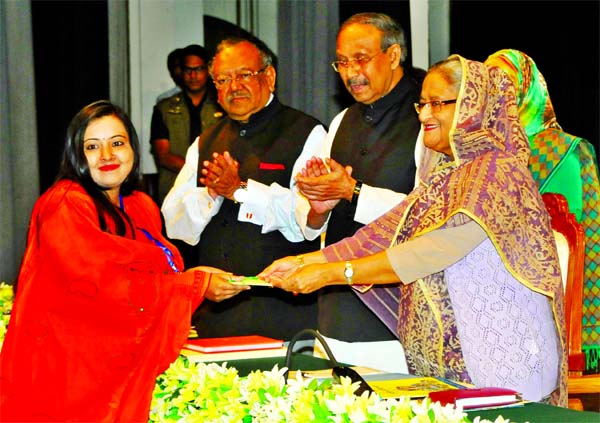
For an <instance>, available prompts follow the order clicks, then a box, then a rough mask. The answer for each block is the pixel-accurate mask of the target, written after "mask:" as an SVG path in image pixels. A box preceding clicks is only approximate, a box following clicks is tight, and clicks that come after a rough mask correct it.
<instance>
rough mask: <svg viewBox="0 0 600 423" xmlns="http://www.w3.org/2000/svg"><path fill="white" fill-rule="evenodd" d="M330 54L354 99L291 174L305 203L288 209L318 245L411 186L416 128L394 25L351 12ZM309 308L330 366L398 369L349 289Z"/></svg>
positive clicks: (411, 89)
mask: <svg viewBox="0 0 600 423" xmlns="http://www.w3.org/2000/svg"><path fill="white" fill-rule="evenodd" d="M335 53H336V60H335V61H334V62H333V63H332V64H331V65H332V67H333V70H334V71H335V72H337V73H339V75H340V78H341V79H342V82H343V83H344V86H345V87H346V89H347V90H348V92H349V93H350V94H351V95H352V97H353V98H354V100H356V103H355V104H353V105H352V106H350V107H348V108H347V109H345V110H343V111H342V112H341V113H340V114H338V115H337V116H336V117H335V118H334V119H333V121H332V122H331V125H330V127H329V133H328V136H327V140H326V148H328V149H329V151H328V154H326V155H325V156H324V157H330V159H326V160H325V159H322V158H319V157H315V158H312V159H311V160H310V161H309V162H308V163H307V164H306V166H305V169H304V170H303V173H302V175H301V176H299V177H298V178H296V181H297V184H298V188H299V192H300V193H301V194H302V195H304V196H306V197H307V198H308V199H309V200H311V203H310V204H311V209H310V211H309V212H308V213H305V214H302V213H301V211H299V212H298V213H296V216H297V217H298V225H299V226H300V227H302V228H303V231H304V234H305V236H306V238H307V239H315V237H318V236H319V235H320V234H321V233H322V232H325V233H326V237H325V244H326V245H331V244H334V243H335V242H337V241H339V240H341V239H343V238H345V237H348V236H351V235H353V234H354V233H355V232H356V231H357V230H358V229H359V228H361V227H362V226H363V225H365V224H367V223H369V222H371V221H373V220H374V219H375V218H377V217H379V216H380V215H382V214H384V213H385V212H387V211H388V210H389V209H391V208H392V207H393V206H395V205H396V204H398V203H399V202H400V201H401V200H402V199H403V198H404V197H405V195H404V194H402V193H408V192H410V191H411V190H412V188H413V186H414V178H415V171H416V169H415V159H414V156H415V142H416V140H417V136H418V133H419V129H420V126H421V125H420V123H419V120H418V117H417V114H416V113H415V110H414V108H413V103H416V102H418V101H419V94H420V90H421V79H422V78H415V73H414V72H412V70H411V72H407V70H406V69H405V68H404V67H405V60H406V57H407V53H408V49H407V46H406V39H405V36H404V31H403V29H402V27H401V26H400V25H399V24H398V23H397V22H395V21H394V20H393V19H392V18H390V17H389V16H387V15H384V14H381V13H360V14H357V15H354V16H352V17H350V18H349V19H348V20H346V21H345V22H344V23H343V24H342V26H341V28H340V30H339V32H338V37H337V43H336V52H335ZM423 73H424V72H423ZM348 272H349V274H350V275H351V274H352V273H351V269H349V270H348ZM350 278H351V276H350ZM318 303H319V305H318V309H319V315H318V329H319V331H320V332H321V334H322V335H323V336H324V338H325V339H326V341H327V342H328V344H329V347H330V348H331V350H332V351H333V353H334V355H335V357H336V358H337V359H338V361H341V362H345V363H352V364H355V365H362V366H367V367H373V368H377V369H380V370H386V371H390V372H406V364H405V362H404V360H403V357H404V352H403V349H402V346H401V345H400V343H399V341H398V340H397V337H396V335H395V334H396V328H388V327H386V326H385V325H384V324H383V322H382V321H380V320H379V319H378V318H377V317H376V316H375V314H373V313H372V312H371V310H369V309H368V308H367V307H366V306H365V305H364V304H363V303H362V301H361V300H360V299H359V298H358V296H357V295H356V293H355V292H354V290H353V288H351V287H350V286H327V287H324V288H322V289H320V290H319V299H318ZM348 316H352V318H348ZM316 347H317V348H316V349H317V351H316V353H317V355H319V349H318V347H319V344H317V345H316Z"/></svg>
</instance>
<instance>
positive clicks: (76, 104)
mask: <svg viewBox="0 0 600 423" xmlns="http://www.w3.org/2000/svg"><path fill="white" fill-rule="evenodd" d="M31 14H32V28H33V51H34V68H35V86H36V88H35V92H36V110H37V122H38V144H39V159H40V191H41V192H44V191H45V190H46V189H47V188H48V187H50V185H51V184H52V182H53V181H54V179H55V177H56V174H57V172H58V169H59V165H60V158H61V154H62V148H63V144H64V137H65V133H66V129H67V126H68V125H69V122H70V121H71V118H72V117H73V116H74V115H75V113H77V111H78V110H79V109H81V108H82V107H83V106H85V105H86V104H89V103H91V102H92V101H95V100H100V99H107V98H109V77H108V69H109V63H108V6H107V0H89V1H40V0H33V1H32V2H31Z"/></svg>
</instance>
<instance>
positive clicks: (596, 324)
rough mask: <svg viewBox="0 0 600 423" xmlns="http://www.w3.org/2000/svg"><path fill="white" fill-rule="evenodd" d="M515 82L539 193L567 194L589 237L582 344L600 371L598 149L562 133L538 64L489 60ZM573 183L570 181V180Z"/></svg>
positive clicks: (515, 54) (516, 56) (512, 55)
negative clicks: (596, 151) (599, 360)
mask: <svg viewBox="0 0 600 423" xmlns="http://www.w3.org/2000/svg"><path fill="white" fill-rule="evenodd" d="M485 63H486V64H487V65H491V66H498V67H499V68H500V69H502V70H503V71H504V72H506V74H507V75H508V76H509V78H510V79H511V80H512V82H513V83H514V84H515V89H516V93H517V105H518V107H519V118H520V119H521V124H522V125H523V127H524V128H525V132H526V133H527V136H528V138H529V143H530V147H531V158H530V159H529V169H530V170H531V173H532V174H533V178H534V179H535V180H536V182H537V183H538V185H539V187H540V192H541V193H544V192H558V193H560V194H563V195H564V196H565V197H566V199H567V201H568V203H569V208H570V209H571V211H572V212H574V213H575V215H576V216H577V219H578V220H579V221H580V222H581V223H582V225H583V227H584V230H585V235H586V246H585V249H586V257H585V275H584V278H585V281H584V292H583V297H584V299H583V322H582V329H583V333H582V340H583V344H584V349H585V350H586V357H587V360H586V362H587V368H588V369H589V370H595V371H598V356H599V353H600V182H599V177H598V168H597V165H596V163H597V161H596V156H595V154H594V147H593V146H592V145H591V144H590V143H589V142H588V141H587V140H585V139H583V138H579V137H575V136H573V135H570V134H568V133H566V132H564V131H563V130H562V128H561V127H560V125H559V124H558V122H557V120H556V115H555V114H554V108H553V107H552V102H551V101H550V94H549V93H548V87H547V85H546V81H545V79H544V76H543V75H542V73H541V72H540V71H539V70H538V68H537V66H536V64H535V62H534V61H533V60H532V59H531V58H530V57H529V56H527V55H526V54H525V53H522V52H520V51H518V50H510V49H505V50H500V51H498V52H496V53H494V54H492V55H491V56H490V57H488V58H487V60H486V62H485ZM567 181H568V182H567Z"/></svg>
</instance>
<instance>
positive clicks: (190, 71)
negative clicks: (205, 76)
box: [181, 65, 208, 75]
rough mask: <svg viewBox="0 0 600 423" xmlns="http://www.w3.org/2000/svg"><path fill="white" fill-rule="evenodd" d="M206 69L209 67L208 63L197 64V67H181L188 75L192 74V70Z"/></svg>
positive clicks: (201, 70) (200, 70)
mask: <svg viewBox="0 0 600 423" xmlns="http://www.w3.org/2000/svg"><path fill="white" fill-rule="evenodd" d="M206 69H208V68H207V67H206V65H201V66H196V67H195V68H188V67H187V66H184V67H182V68H181V70H182V72H183V73H184V74H186V75H191V74H192V72H198V73H200V72H204V71H205V70H206Z"/></svg>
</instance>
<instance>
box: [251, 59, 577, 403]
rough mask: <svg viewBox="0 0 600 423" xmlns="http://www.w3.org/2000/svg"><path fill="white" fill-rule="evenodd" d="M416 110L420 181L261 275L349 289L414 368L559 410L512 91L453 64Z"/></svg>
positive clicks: (545, 234) (553, 277)
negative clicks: (382, 209)
mask: <svg viewBox="0 0 600 423" xmlns="http://www.w3.org/2000/svg"><path fill="white" fill-rule="evenodd" d="M415 107H416V109H417V112H418V113H419V119H420V121H421V123H422V128H423V135H424V136H423V142H424V145H425V151H424V154H423V158H422V161H421V163H420V166H419V179H420V181H421V183H420V185H419V186H418V187H417V188H415V190H414V191H413V192H411V193H410V194H409V195H408V196H407V198H406V199H405V200H404V201H403V202H402V203H400V204H399V205H398V206H396V207H395V208H393V209H392V210H390V211H389V212H388V213H386V214H384V215H383V216H381V217H380V218H379V219H377V220H376V221H374V222H373V223H371V224H369V225H367V226H365V227H364V228H362V229H360V230H359V231H357V232H356V234H355V235H354V236H352V237H349V238H346V239H344V240H342V241H340V242H338V243H337V244H334V245H331V246H329V247H327V248H324V249H323V250H321V251H316V252H313V253H310V254H306V255H303V256H302V257H286V258H283V259H280V260H278V261H276V262H274V263H273V264H272V265H271V266H269V267H268V268H267V269H265V270H264V271H263V272H262V273H261V275H260V276H261V277H263V278H265V279H267V280H269V281H270V282H271V283H272V284H273V285H274V286H278V287H281V288H283V289H286V290H289V291H293V292H299V293H308V292H312V291H315V290H317V289H319V288H321V287H322V286H325V285H333V284H347V283H349V284H352V285H353V286H354V287H355V288H356V292H357V295H358V296H359V297H360V298H361V299H362V300H363V301H364V302H365V303H366V304H367V305H368V306H369V307H370V308H371V310H373V312H374V313H375V314H377V315H378V316H379V317H380V318H381V319H382V321H384V322H385V323H386V324H387V325H388V326H389V327H390V328H393V330H395V331H397V333H398V337H399V340H400V342H401V343H402V345H403V347H404V349H405V351H406V359H407V363H408V366H409V369H410V371H411V373H414V374H418V375H433V376H441V377H445V378H448V379H452V380H456V381H462V382H470V383H473V384H474V385H476V386H478V387H483V386H499V387H507V388H512V389H515V390H517V391H520V392H521V393H522V394H523V396H524V398H526V399H528V400H533V401H542V400H544V401H549V402H551V403H554V404H560V405H564V404H566V389H565V388H566V387H565V376H566V367H565V365H566V363H565V355H564V316H563V299H562V287H561V277H560V269H559V264H558V257H557V252H556V247H555V245H554V240H553V235H552V230H551V228H550V221H549V217H548V214H547V212H546V209H545V208H544V204H543V202H542V199H541V197H540V194H539V192H538V190H537V186H536V184H535V182H534V181H533V179H532V177H531V173H530V172H529V170H528V169H527V160H528V158H529V152H530V150H529V143H528V140H527V136H526V135H525V132H524V131H523V128H522V127H521V125H520V123H519V117H518V113H517V107H516V100H515V93H514V88H513V85H512V83H511V82H510V80H509V79H508V78H507V77H506V75H505V74H504V73H503V72H501V71H500V70H499V69H497V68H491V67H488V66H486V65H484V64H482V63H479V62H474V61H469V60H466V59H464V58H462V57H460V56H457V55H454V56H451V57H450V58H448V59H447V60H445V61H443V62H440V63H438V64H435V65H433V66H432V67H431V69H430V70H429V71H428V73H427V76H426V78H425V80H424V82H423V88H422V91H421V100H420V103H417V104H416V105H415ZM351 317H352V316H340V318H351Z"/></svg>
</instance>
